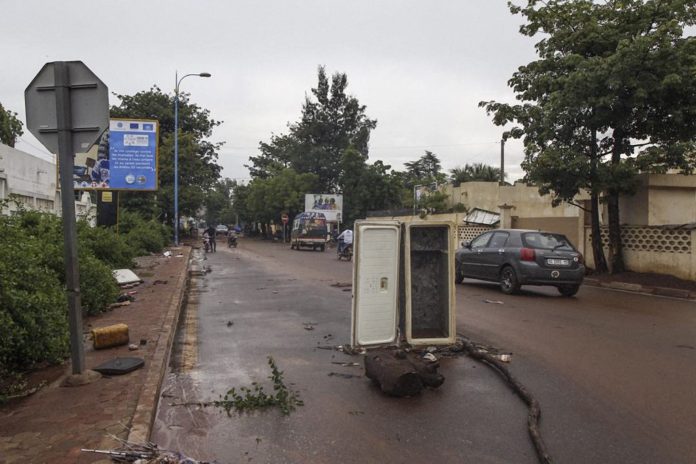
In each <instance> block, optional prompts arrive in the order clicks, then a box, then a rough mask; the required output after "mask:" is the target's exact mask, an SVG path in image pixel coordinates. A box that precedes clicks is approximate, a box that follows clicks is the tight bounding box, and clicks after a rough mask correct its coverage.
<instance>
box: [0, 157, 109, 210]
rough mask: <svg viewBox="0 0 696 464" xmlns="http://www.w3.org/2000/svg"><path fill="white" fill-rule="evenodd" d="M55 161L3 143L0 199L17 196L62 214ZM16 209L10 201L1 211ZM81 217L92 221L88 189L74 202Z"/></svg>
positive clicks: (31, 206)
mask: <svg viewBox="0 0 696 464" xmlns="http://www.w3.org/2000/svg"><path fill="white" fill-rule="evenodd" d="M57 183H58V175H57V173H56V164H55V162H53V161H47V160H44V159H42V158H39V157H37V156H34V155H32V154H29V153H26V152H23V151H21V150H17V149H15V148H12V147H8V146H7V145H3V144H1V143H0V201H2V200H9V199H14V200H16V201H17V202H18V203H21V204H22V205H23V206H24V207H25V208H27V209H35V210H41V211H47V212H53V213H56V214H60V211H61V205H60V190H58V188H57ZM16 209H17V205H16V203H15V202H12V201H10V202H9V203H8V205H7V206H6V207H4V208H2V211H1V212H2V214H10V213H11V212H12V211H14V210H16ZM75 211H76V214H77V215H78V217H88V218H89V219H90V222H93V219H94V217H95V216H96V206H95V205H94V204H93V203H92V201H91V198H90V196H89V194H88V193H87V192H84V193H82V194H81V195H80V201H76V202H75Z"/></svg>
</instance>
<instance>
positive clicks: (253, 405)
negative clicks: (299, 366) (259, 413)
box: [170, 356, 304, 416]
mask: <svg viewBox="0 0 696 464" xmlns="http://www.w3.org/2000/svg"><path fill="white" fill-rule="evenodd" d="M268 365H269V367H270V368H271V375H269V376H268V378H269V379H270V380H271V381H272V382H273V394H268V393H266V391H265V390H264V388H263V387H262V386H261V385H259V384H258V383H257V382H253V383H252V384H251V385H252V386H251V387H242V388H240V389H239V392H237V390H236V389H235V388H232V389H230V390H229V391H228V392H227V393H226V394H225V395H224V396H221V397H220V399H219V400H218V401H198V402H186V403H170V406H199V407H207V406H215V407H219V408H222V409H224V410H225V411H226V412H227V415H231V411H232V410H235V411H237V412H245V411H251V410H255V409H266V408H269V407H274V406H275V407H278V408H279V409H280V412H282V413H283V415H286V416H287V415H288V414H290V413H291V412H292V411H294V410H295V409H297V406H304V402H303V401H302V400H301V399H300V396H299V393H298V392H297V391H294V390H290V389H289V388H288V387H287V385H285V382H284V380H283V372H282V371H280V370H278V367H277V366H276V364H275V361H274V360H273V358H272V357H271V356H269V357H268Z"/></svg>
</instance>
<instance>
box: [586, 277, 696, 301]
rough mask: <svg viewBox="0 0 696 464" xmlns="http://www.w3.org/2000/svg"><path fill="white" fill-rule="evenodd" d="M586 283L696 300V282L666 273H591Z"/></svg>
mask: <svg viewBox="0 0 696 464" xmlns="http://www.w3.org/2000/svg"><path fill="white" fill-rule="evenodd" d="M584 283H585V284H586V285H593V286H596V287H606V288H613V289H615V290H624V291H629V292H638V293H646V294H649V295H659V296H668V297H672V298H681V299H690V300H696V282H694V281H692V280H683V279H678V278H677V277H673V276H670V275H665V274H650V273H638V272H622V273H621V274H614V275H612V274H603V275H590V276H587V277H585V280H584Z"/></svg>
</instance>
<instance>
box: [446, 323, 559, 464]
mask: <svg viewBox="0 0 696 464" xmlns="http://www.w3.org/2000/svg"><path fill="white" fill-rule="evenodd" d="M457 341H458V343H457V344H458V345H460V344H461V347H462V351H463V352H464V353H466V354H467V355H468V356H469V357H471V358H473V359H476V360H478V361H481V362H483V363H484V364H486V365H487V366H489V367H491V368H492V369H493V370H494V371H496V372H497V373H498V374H500V375H501V376H502V377H503V378H504V379H505V381H506V382H507V383H508V385H510V387H511V388H512V390H513V391H514V392H515V393H516V394H517V396H519V397H520V398H521V399H522V401H524V402H525V404H526V405H527V407H528V408H529V413H528V414H527V428H528V430H529V437H530V438H531V440H532V443H533V444H534V449H535V451H536V453H537V457H538V458H539V462H541V463H542V464H552V463H553V460H552V459H551V456H550V455H549V452H548V450H547V449H546V445H545V444H544V440H543V438H542V437H541V432H540V431H539V419H540V417H541V408H540V407H539V402H538V401H537V400H536V398H534V396H532V394H531V393H529V391H527V389H526V388H525V386H524V385H522V384H521V383H520V382H519V381H518V380H517V379H516V378H515V377H513V375H512V374H511V373H510V371H509V370H508V368H507V366H505V365H504V364H503V363H502V362H501V361H500V360H499V359H497V358H496V357H494V356H492V355H491V354H489V353H487V352H485V351H483V350H480V349H479V348H477V347H476V345H475V344H474V343H473V342H472V341H471V340H469V339H468V338H466V337H462V336H460V337H458V340H457Z"/></svg>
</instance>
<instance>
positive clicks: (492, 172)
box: [450, 163, 507, 186]
mask: <svg viewBox="0 0 696 464" xmlns="http://www.w3.org/2000/svg"><path fill="white" fill-rule="evenodd" d="M505 177H507V173H505ZM450 181H451V182H452V183H453V184H454V185H455V186H456V185H459V184H461V183H462V182H476V181H479V182H498V181H500V168H496V167H493V166H489V165H487V164H483V163H473V164H469V163H467V164H465V165H464V166H463V167H461V166H460V167H456V168H453V169H450Z"/></svg>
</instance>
